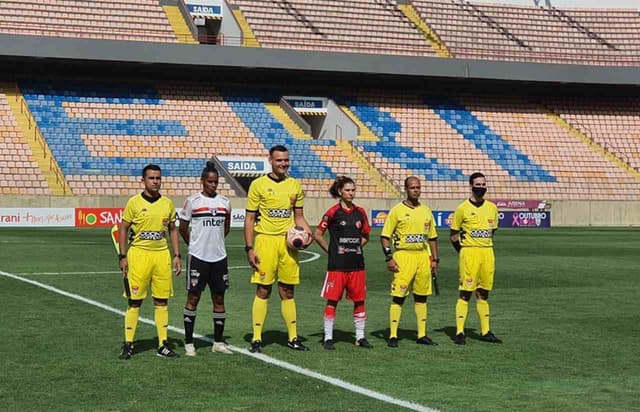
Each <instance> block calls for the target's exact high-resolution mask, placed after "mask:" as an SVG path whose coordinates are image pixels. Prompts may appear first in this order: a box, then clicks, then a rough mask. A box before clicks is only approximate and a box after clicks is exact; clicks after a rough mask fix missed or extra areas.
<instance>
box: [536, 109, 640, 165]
mask: <svg viewBox="0 0 640 412" xmlns="http://www.w3.org/2000/svg"><path fill="white" fill-rule="evenodd" d="M620 100H623V99H612V98H600V99H598V100H595V99H584V98H582V99H580V101H578V100H577V99H571V98H567V97H565V98H559V97H558V98H549V99H547V100H546V101H545V104H546V105H547V106H548V107H549V108H550V109H551V110H553V111H554V112H555V113H558V114H559V115H560V117H561V118H562V119H563V120H564V121H566V122H567V123H569V124H570V125H572V126H573V127H575V128H576V129H578V130H579V131H581V132H582V133H584V134H585V135H586V136H588V137H589V138H590V139H592V140H593V141H594V142H595V143H596V144H598V145H600V146H602V147H603V148H604V149H606V150H608V151H609V152H611V153H612V154H613V155H615V156H616V157H618V158H619V159H620V160H622V161H623V162H625V163H626V164H628V165H629V166H631V167H632V168H633V169H635V170H636V171H639V172H640V100H639V99H637V98H628V99H624V100H626V101H625V102H624V104H622V105H621V104H620Z"/></svg>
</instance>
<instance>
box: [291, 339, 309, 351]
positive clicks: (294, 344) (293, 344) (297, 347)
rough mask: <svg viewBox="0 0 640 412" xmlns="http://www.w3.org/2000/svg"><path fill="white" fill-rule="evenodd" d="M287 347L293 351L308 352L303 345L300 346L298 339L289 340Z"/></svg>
mask: <svg viewBox="0 0 640 412" xmlns="http://www.w3.org/2000/svg"><path fill="white" fill-rule="evenodd" d="M287 346H288V347H289V348H290V349H293V350H302V351H305V350H309V348H307V347H306V346H304V345H303V344H302V342H300V340H298V338H293V339H292V340H290V341H289V342H287Z"/></svg>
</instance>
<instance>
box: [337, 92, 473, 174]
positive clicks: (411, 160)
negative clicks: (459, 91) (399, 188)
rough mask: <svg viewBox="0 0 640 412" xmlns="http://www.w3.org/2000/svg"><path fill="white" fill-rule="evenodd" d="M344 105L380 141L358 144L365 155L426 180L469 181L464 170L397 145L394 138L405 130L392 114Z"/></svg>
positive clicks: (357, 104)
mask: <svg viewBox="0 0 640 412" xmlns="http://www.w3.org/2000/svg"><path fill="white" fill-rule="evenodd" d="M345 103H346V105H347V106H349V109H350V110H351V111H352V112H354V113H355V114H356V116H358V117H359V118H360V120H361V121H362V122H363V123H364V124H365V125H367V127H369V129H371V131H373V132H374V133H375V134H377V135H378V136H379V137H380V138H381V140H380V141H378V142H363V141H358V142H357V144H358V145H359V146H361V147H362V148H363V149H365V150H366V151H369V152H375V153H377V154H378V155H379V156H381V157H383V158H386V159H387V160H389V161H390V162H392V163H397V164H400V165H401V167H402V168H403V169H407V170H412V171H413V172H414V173H417V174H421V175H423V176H424V177H425V179H427V180H465V179H466V177H465V175H464V173H463V172H462V170H459V169H454V168H452V167H451V166H449V165H447V164H443V163H441V162H439V161H438V160H437V159H436V158H433V157H427V156H426V155H425V154H424V153H419V152H416V151H414V150H413V149H412V148H410V147H406V146H403V145H401V144H400V143H398V142H396V138H395V135H396V133H399V132H400V131H401V130H402V125H401V124H400V122H398V121H397V120H396V119H394V118H393V116H391V114H390V113H387V112H384V111H381V110H380V109H379V108H377V107H374V106H370V105H367V104H364V103H362V102H360V101H357V100H354V99H346V100H345Z"/></svg>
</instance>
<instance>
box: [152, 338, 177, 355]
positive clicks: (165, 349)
mask: <svg viewBox="0 0 640 412" xmlns="http://www.w3.org/2000/svg"><path fill="white" fill-rule="evenodd" d="M157 355H158V356H160V357H161V358H171V359H174V358H179V357H180V355H178V354H177V353H175V352H174V351H173V350H171V348H170V347H169V342H167V341H164V342H162V346H160V347H159V348H158V352H157Z"/></svg>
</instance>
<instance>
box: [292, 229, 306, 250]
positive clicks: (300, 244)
mask: <svg viewBox="0 0 640 412" xmlns="http://www.w3.org/2000/svg"><path fill="white" fill-rule="evenodd" d="M308 241H309V233H308V232H307V231H305V230H304V228H303V227H301V226H294V227H292V228H291V229H289V231H288V232H287V246H288V247H289V248H290V249H295V250H301V249H304V248H305V246H306V244H307V242H308Z"/></svg>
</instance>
